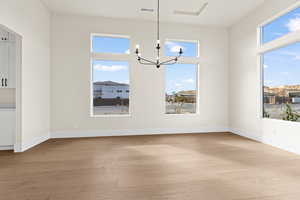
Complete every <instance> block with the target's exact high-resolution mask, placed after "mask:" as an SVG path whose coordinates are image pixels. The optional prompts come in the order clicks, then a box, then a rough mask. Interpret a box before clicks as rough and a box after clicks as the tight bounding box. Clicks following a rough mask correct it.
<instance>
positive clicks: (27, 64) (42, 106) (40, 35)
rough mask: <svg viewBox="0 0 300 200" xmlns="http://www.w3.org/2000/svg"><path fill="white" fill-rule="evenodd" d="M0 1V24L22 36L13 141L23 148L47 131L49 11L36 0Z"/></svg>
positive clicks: (39, 139)
mask: <svg viewBox="0 0 300 200" xmlns="http://www.w3.org/2000/svg"><path fill="white" fill-rule="evenodd" d="M0 4H1V6H0V24H2V25H4V26H6V27H8V28H9V29H11V30H13V31H15V32H16V33H18V34H20V35H21V36H22V37H23V43H22V71H21V73H19V76H21V79H20V80H21V83H22V87H21V88H20V89H21V93H20V94H21V95H20V96H19V97H18V99H19V101H20V100H22V105H21V110H20V111H21V116H22V123H21V135H19V136H18V138H17V141H18V143H21V145H22V149H19V150H24V149H26V148H27V147H29V146H31V145H32V144H34V143H37V142H38V141H41V140H42V139H43V138H47V137H48V134H49V116H50V111H49V105H50V76H49V74H50V14H49V12H48V10H47V9H46V8H45V6H44V5H43V4H42V3H41V1H40V0H26V1H20V0H9V1H7V0H0ZM19 85H21V84H20V83H19ZM19 91H20V90H19Z"/></svg>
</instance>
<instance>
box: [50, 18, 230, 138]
mask: <svg viewBox="0 0 300 200" xmlns="http://www.w3.org/2000/svg"><path fill="white" fill-rule="evenodd" d="M161 27H162V30H161V31H162V37H163V38H165V37H166V36H167V37H168V38H175V39H188V40H200V46H201V47H200V53H201V57H202V61H201V64H200V84H199V87H200V104H199V105H200V114H199V115H182V116H170V115H168V116H166V115H164V109H165V108H164V68H162V69H156V68H155V67H149V66H141V65H138V64H137V61H136V59H135V57H134V56H132V58H131V61H130V65H131V69H132V71H131V92H132V93H133V96H132V98H131V102H130V103H131V106H132V113H131V117H98V118H92V117H90V110H89V109H90V34H91V33H106V34H121V35H129V36H131V41H132V48H134V46H135V44H137V43H139V44H141V47H142V48H143V50H144V55H145V56H152V55H154V54H153V50H154V45H155V31H156V30H155V24H154V23H152V22H140V21H132V20H131V21H126V20H113V19H107V18H99V17H80V16H63V15H55V16H53V18H52V34H51V35H52V53H51V55H52V58H51V62H52V67H51V129H52V130H51V132H53V136H54V137H64V136H68V134H70V135H73V136H74V135H80V134H81V135H86V136H89V135H121V134H152V133H164V132H165V133H167V132H182V133H184V132H201V131H204V132H206V131H226V128H227V126H228V78H227V73H228V33H227V30H226V29H222V28H209V27H196V26H189V25H182V24H180V25H176V24H163V25H162V26H161ZM132 52H133V49H132Z"/></svg>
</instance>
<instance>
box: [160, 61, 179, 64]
mask: <svg viewBox="0 0 300 200" xmlns="http://www.w3.org/2000/svg"><path fill="white" fill-rule="evenodd" d="M176 63H177V62H176V61H175V60H169V61H168V62H163V63H161V64H160V65H174V64H176Z"/></svg>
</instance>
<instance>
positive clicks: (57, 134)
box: [50, 127, 229, 138]
mask: <svg viewBox="0 0 300 200" xmlns="http://www.w3.org/2000/svg"><path fill="white" fill-rule="evenodd" d="M228 131H229V129H228V128H219V127H216V128H201V129H136V130H80V131H79V130H69V131H54V132H51V134H50V138H81V137H105V136H132V135H161V134H185V133H186V134H187V133H212V132H228Z"/></svg>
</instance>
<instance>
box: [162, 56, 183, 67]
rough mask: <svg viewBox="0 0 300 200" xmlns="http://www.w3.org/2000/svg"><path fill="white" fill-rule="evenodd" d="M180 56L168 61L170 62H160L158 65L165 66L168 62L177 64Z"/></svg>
mask: <svg viewBox="0 0 300 200" xmlns="http://www.w3.org/2000/svg"><path fill="white" fill-rule="evenodd" d="M180 56H181V55H179V56H177V57H175V58H173V59H170V60H167V61H164V62H161V63H160V64H161V65H166V64H168V63H170V62H173V63H174V64H175V63H177V61H178V58H180Z"/></svg>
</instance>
